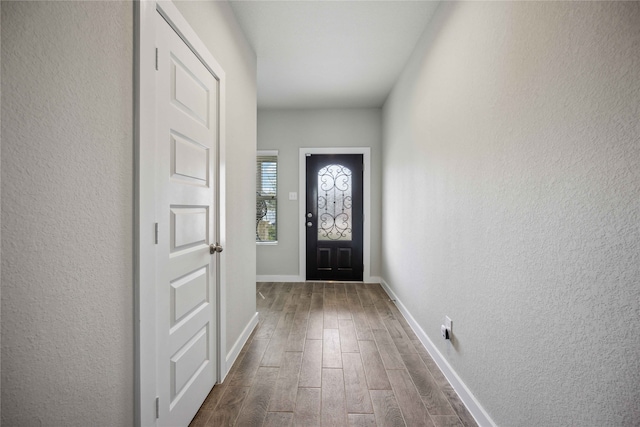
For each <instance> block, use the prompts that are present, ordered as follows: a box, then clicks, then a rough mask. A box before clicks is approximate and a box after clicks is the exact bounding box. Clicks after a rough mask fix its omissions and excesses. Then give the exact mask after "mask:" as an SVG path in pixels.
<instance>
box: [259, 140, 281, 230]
mask: <svg viewBox="0 0 640 427" xmlns="http://www.w3.org/2000/svg"><path fill="white" fill-rule="evenodd" d="M277 206H278V154H277V152H264V151H258V157H257V162H256V241H257V242H275V241H277V240H278V233H277V230H278V228H277Z"/></svg>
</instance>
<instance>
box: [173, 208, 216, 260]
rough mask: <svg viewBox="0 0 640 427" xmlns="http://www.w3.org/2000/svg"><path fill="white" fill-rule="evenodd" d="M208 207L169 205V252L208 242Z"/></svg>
mask: <svg viewBox="0 0 640 427" xmlns="http://www.w3.org/2000/svg"><path fill="white" fill-rule="evenodd" d="M208 235H209V208H208V207H206V206H197V207H175V206H172V207H171V237H172V239H171V240H172V242H171V243H172V244H171V252H177V251H180V250H185V249H189V248H191V247H193V246H196V245H199V244H200V245H202V244H205V245H206V244H208V240H209V239H208Z"/></svg>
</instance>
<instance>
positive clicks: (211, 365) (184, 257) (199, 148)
mask: <svg viewBox="0 0 640 427" xmlns="http://www.w3.org/2000/svg"><path fill="white" fill-rule="evenodd" d="M136 12H137V14H138V16H137V18H138V19H137V24H138V25H137V30H138V31H137V34H136V36H137V38H136V48H137V61H138V62H137V64H136V65H137V71H138V72H137V88H138V100H137V106H136V107H137V108H136V118H137V130H138V138H137V144H136V160H137V162H136V164H137V177H138V180H137V183H136V184H137V185H136V195H137V202H136V221H137V229H136V249H137V260H136V261H137V263H136V266H137V268H138V271H137V277H136V318H137V320H138V322H139V323H138V324H137V328H136V335H137V340H136V341H137V342H136V344H137V345H136V424H137V425H142V426H147V425H171V426H179V425H188V423H189V421H191V419H192V418H193V416H194V415H195V413H196V412H197V410H198V408H199V407H200V405H201V403H202V401H203V400H204V398H205V397H206V396H207V394H208V392H209V391H210V390H211V388H212V387H213V385H214V384H215V383H216V382H217V381H220V380H221V379H222V378H223V376H224V375H225V374H226V367H225V366H223V361H224V357H221V355H222V354H225V353H226V352H225V348H224V342H225V340H224V283H225V280H224V279H225V277H224V263H225V255H224V254H220V253H218V254H210V252H209V245H210V244H212V243H213V244H215V243H217V242H220V244H221V245H224V244H225V241H224V240H225V236H224V172H223V171H224V88H225V87H224V72H223V70H222V68H221V67H220V65H219V64H218V63H217V62H216V61H215V59H214V58H213V56H211V54H210V53H209V52H208V51H207V49H206V48H205V47H204V44H203V43H202V42H201V41H200V40H199V39H198V37H197V36H196V35H195V33H194V32H193V30H192V29H191V28H190V27H189V25H188V24H187V22H186V21H185V20H184V18H183V17H182V16H181V15H180V13H179V12H178V11H177V9H176V8H175V6H174V5H173V4H172V3H171V2H155V1H141V2H136ZM156 47H157V53H156ZM156 64H157V65H156ZM156 67H157V71H156ZM156 223H157V243H156V232H155V230H156V227H154V225H155V224H156ZM216 239H217V240H216Z"/></svg>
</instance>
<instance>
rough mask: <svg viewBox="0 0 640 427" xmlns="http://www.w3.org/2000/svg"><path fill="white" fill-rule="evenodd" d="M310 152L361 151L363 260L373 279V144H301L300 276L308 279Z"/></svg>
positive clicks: (366, 273)
mask: <svg viewBox="0 0 640 427" xmlns="http://www.w3.org/2000/svg"><path fill="white" fill-rule="evenodd" d="M307 154H362V162H363V166H364V171H363V174H362V178H363V182H362V196H363V213H364V218H363V225H362V226H363V239H362V244H363V247H362V261H363V263H364V272H363V281H364V282H371V281H372V279H371V222H370V218H371V147H309V148H300V153H299V160H298V167H299V172H298V179H299V186H298V190H299V192H298V207H299V209H298V236H299V241H298V253H299V264H298V269H299V270H298V279H299V280H300V281H302V282H304V281H305V280H306V272H307V261H306V227H305V224H306V221H305V215H306V165H307V161H306V157H307Z"/></svg>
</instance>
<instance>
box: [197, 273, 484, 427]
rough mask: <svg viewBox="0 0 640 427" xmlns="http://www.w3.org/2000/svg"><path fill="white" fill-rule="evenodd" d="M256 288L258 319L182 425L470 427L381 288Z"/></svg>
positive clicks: (471, 422)
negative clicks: (225, 370) (226, 372)
mask: <svg viewBox="0 0 640 427" xmlns="http://www.w3.org/2000/svg"><path fill="white" fill-rule="evenodd" d="M256 295H257V297H256V298H257V308H258V311H259V312H260V324H259V326H258V327H257V328H256V330H255V331H254V332H253V334H252V335H251V337H250V338H249V340H248V342H247V343H246V345H245V346H244V348H243V349H242V351H241V353H240V355H239V356H238V359H237V360H236V362H235V363H234V365H233V367H232V368H231V371H230V372H229V375H228V376H227V378H226V380H225V381H224V383H223V384H219V385H216V386H215V387H214V388H213V390H212V391H211V393H210V394H209V396H208V397H207V399H206V401H205V402H204V404H203V405H202V408H200V411H199V412H198V414H197V415H196V417H195V418H194V419H193V421H192V423H191V426H194V427H195V426H216V427H218V426H232V425H236V426H278V427H283V426H305V427H313V426H409V427H413V426H434V427H453V426H458V427H462V426H464V427H470V426H476V423H475V421H474V420H473V417H471V415H470V414H469V412H468V411H467V410H466V408H465V407H464V405H463V404H462V402H461V401H460V399H459V398H458V396H457V395H456V393H455V391H454V390H453V388H452V387H451V386H450V385H449V383H448V382H447V380H446V379H445V378H444V376H443V375H442V373H441V372H440V370H439V369H438V367H437V366H436V364H435V363H434V361H433V360H432V359H431V357H430V356H429V354H428V353H427V351H426V350H425V349H424V347H423V346H422V344H421V343H420V342H419V341H418V339H417V337H416V336H415V334H414V333H413V331H412V330H411V328H410V327H409V325H408V324H407V322H406V321H405V319H404V318H403V317H402V315H401V314H400V312H399V311H398V309H397V308H396V306H395V305H394V304H393V302H391V301H389V297H388V296H387V294H386V293H385V292H384V290H383V289H382V287H381V286H380V285H378V284H363V283H311V282H306V283H258V284H257V289H256Z"/></svg>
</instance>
